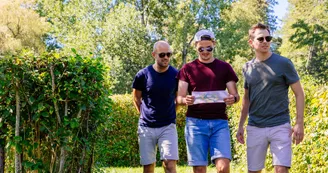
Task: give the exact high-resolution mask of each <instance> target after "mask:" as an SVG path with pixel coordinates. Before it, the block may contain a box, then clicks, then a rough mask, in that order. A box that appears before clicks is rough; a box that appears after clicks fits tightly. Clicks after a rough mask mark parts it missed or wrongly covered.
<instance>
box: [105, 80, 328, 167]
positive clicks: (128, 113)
mask: <svg viewBox="0 0 328 173" xmlns="http://www.w3.org/2000/svg"><path fill="white" fill-rule="evenodd" d="M312 81H313V80H311V79H309V78H305V79H302V84H303V87H304V90H305V94H306V107H305V115H304V124H305V133H306V134H305V138H304V141H303V142H302V143H301V144H300V145H297V146H296V145H293V163H292V168H291V171H290V172H292V173H299V172H328V170H327V169H328V168H327V167H326V165H328V154H327V152H326V151H328V140H327V135H328V117H327V110H328V88H327V86H316V85H315V84H314V83H312ZM240 83H242V81H241V82H240ZM241 87H242V85H240V84H238V88H239V89H238V90H239V92H240V95H241V96H242V95H243V89H242V88H241ZM289 94H290V96H289V97H290V102H291V105H290V111H291V121H292V125H294V122H295V113H296V108H295V98H294V96H293V92H292V91H290V93H289ZM112 99H113V102H114V105H113V114H111V115H110V122H109V123H107V128H108V131H107V132H106V133H107V135H106V136H107V140H108V143H107V149H106V150H107V152H106V155H105V157H106V158H102V160H103V161H106V162H103V163H106V164H107V165H106V164H105V165H106V166H139V153H138V152H139V151H138V141H137V133H136V132H137V124H138V117H139V115H138V113H137V112H136V110H135V108H134V106H133V103H132V96H131V95H115V96H113V97H112ZM240 109H241V102H239V103H238V104H236V105H233V106H231V107H229V108H228V115H229V122H230V127H231V136H232V151H233V162H232V165H233V166H236V167H238V168H239V170H240V171H246V170H247V162H246V145H241V144H239V143H238V142H237V141H236V138H235V135H236V131H237V128H238V123H239V117H240ZM184 114H185V107H182V108H180V109H179V110H178V115H177V127H178V135H179V156H180V160H179V163H178V164H182V165H185V164H186V162H187V156H186V146H185V141H184V124H185V115H184ZM104 147H105V146H104ZM268 153H270V151H269V150H268ZM105 165H104V166H105ZM158 165H160V163H158ZM272 169H273V167H272V156H271V155H270V154H268V157H267V160H266V170H267V171H272ZM235 170H236V169H235Z"/></svg>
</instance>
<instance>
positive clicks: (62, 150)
mask: <svg viewBox="0 0 328 173" xmlns="http://www.w3.org/2000/svg"><path fill="white" fill-rule="evenodd" d="M65 158H66V151H65V148H64V146H61V147H60V160H59V171H58V173H63V172H65Z"/></svg>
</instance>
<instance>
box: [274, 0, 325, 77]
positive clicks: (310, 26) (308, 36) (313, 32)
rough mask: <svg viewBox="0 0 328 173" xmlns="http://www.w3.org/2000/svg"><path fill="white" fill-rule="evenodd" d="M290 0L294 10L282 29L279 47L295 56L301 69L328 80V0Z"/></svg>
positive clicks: (290, 55)
mask: <svg viewBox="0 0 328 173" xmlns="http://www.w3.org/2000/svg"><path fill="white" fill-rule="evenodd" d="M289 3H290V12H289V13H288V16H287V18H286V19H285V21H284V26H283V28H282V31H281V32H282V33H283V42H282V45H281V48H280V49H279V51H281V53H282V55H284V56H286V57H288V58H290V59H292V60H294V62H295V64H296V66H297V68H300V69H302V70H299V71H300V72H301V73H306V74H310V75H312V76H314V77H315V78H316V79H318V81H319V82H320V81H321V82H322V81H327V80H328V75H327V74H328V71H327V69H328V54H327V50H328V40H327V31H328V22H327V18H328V12H327V10H328V6H327V2H325V1H304V0H303V1H296V0H291V1H290V2H289ZM310 7H311V8H310Z"/></svg>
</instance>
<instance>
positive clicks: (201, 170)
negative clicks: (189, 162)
mask: <svg viewBox="0 0 328 173" xmlns="http://www.w3.org/2000/svg"><path fill="white" fill-rule="evenodd" d="M193 170H194V173H205V172H206V166H193Z"/></svg>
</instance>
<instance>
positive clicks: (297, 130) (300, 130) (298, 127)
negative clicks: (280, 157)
mask: <svg viewBox="0 0 328 173" xmlns="http://www.w3.org/2000/svg"><path fill="white" fill-rule="evenodd" d="M292 135H293V143H294V144H296V145H297V144H299V143H301V142H302V141H303V138H304V125H303V124H295V126H294V127H293V129H292Z"/></svg>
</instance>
